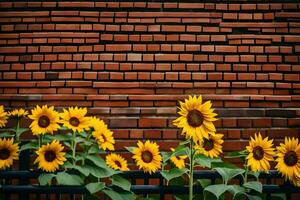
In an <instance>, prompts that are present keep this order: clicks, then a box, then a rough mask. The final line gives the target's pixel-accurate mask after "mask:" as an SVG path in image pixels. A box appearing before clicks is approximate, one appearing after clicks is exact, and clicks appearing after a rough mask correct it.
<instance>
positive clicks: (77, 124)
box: [69, 117, 80, 127]
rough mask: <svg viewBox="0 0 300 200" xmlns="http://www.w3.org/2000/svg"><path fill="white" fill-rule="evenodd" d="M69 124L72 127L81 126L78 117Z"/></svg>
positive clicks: (73, 118)
mask: <svg viewBox="0 0 300 200" xmlns="http://www.w3.org/2000/svg"><path fill="white" fill-rule="evenodd" d="M69 123H70V124H71V125H72V126H75V127H77V126H79V124H80V121H79V119H78V118H77V117H71V118H70V120H69Z"/></svg>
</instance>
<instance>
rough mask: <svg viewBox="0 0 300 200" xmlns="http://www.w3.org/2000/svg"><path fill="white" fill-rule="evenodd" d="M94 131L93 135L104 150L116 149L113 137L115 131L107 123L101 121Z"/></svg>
mask: <svg viewBox="0 0 300 200" xmlns="http://www.w3.org/2000/svg"><path fill="white" fill-rule="evenodd" d="M94 128H95V129H94V131H93V132H92V135H93V137H94V138H95V139H96V141H97V143H98V145H99V148H100V149H103V150H106V149H108V150H110V151H113V150H115V147H114V144H115V139H114V137H113V132H112V131H110V130H109V129H108V128H107V126H106V124H105V123H100V124H98V125H97V126H95V127H94Z"/></svg>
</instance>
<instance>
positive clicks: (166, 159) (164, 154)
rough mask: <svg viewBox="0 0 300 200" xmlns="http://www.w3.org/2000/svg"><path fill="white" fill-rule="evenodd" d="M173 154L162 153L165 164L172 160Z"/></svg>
mask: <svg viewBox="0 0 300 200" xmlns="http://www.w3.org/2000/svg"><path fill="white" fill-rule="evenodd" d="M171 154H172V153H171V152H165V151H162V152H161V155H162V159H163V163H166V162H167V161H168V160H169V159H170V157H171Z"/></svg>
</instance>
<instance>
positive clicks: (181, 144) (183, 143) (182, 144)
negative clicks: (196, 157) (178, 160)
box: [179, 140, 191, 146]
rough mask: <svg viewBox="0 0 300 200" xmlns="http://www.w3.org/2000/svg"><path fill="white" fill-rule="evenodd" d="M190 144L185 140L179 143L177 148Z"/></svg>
mask: <svg viewBox="0 0 300 200" xmlns="http://www.w3.org/2000/svg"><path fill="white" fill-rule="evenodd" d="M190 142H191V141H190V140H186V141H183V142H180V143H179V146H184V145H186V144H189V143H190Z"/></svg>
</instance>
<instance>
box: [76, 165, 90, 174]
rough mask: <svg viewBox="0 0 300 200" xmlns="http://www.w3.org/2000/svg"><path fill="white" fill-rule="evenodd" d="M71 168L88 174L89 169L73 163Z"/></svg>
mask: <svg viewBox="0 0 300 200" xmlns="http://www.w3.org/2000/svg"><path fill="white" fill-rule="evenodd" d="M73 169H76V170H78V171H79V172H80V173H82V174H83V175H84V176H88V175H89V174H90V172H89V170H88V169H86V168H84V167H82V166H78V165H73Z"/></svg>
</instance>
